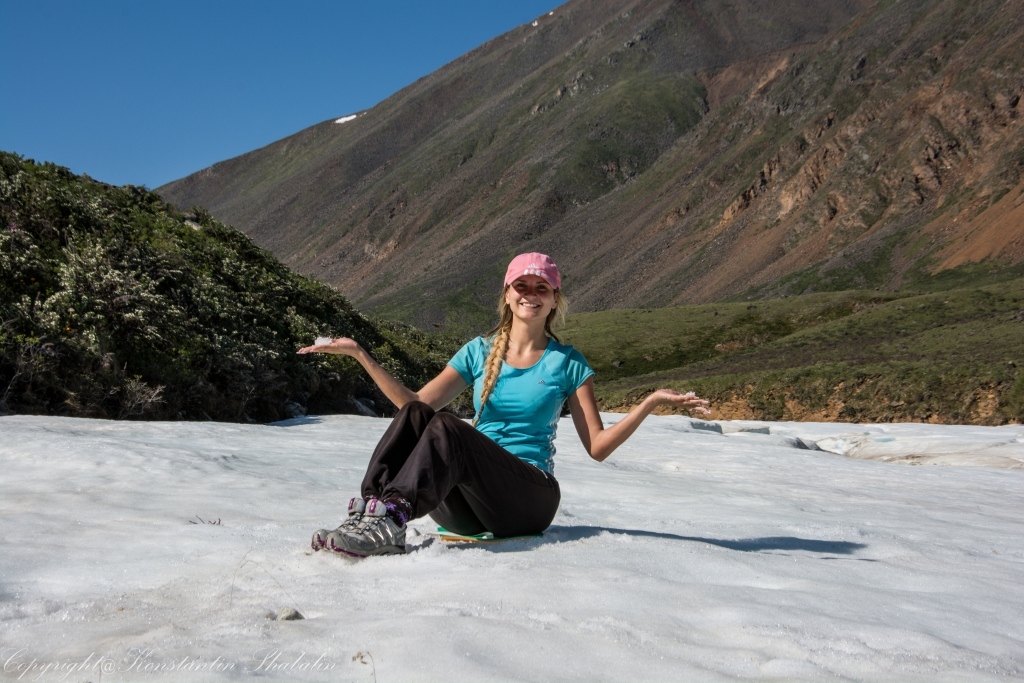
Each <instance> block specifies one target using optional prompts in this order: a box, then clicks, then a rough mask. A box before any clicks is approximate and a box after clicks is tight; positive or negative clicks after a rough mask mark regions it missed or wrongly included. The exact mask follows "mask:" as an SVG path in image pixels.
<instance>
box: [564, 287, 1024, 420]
mask: <svg viewBox="0 0 1024 683" xmlns="http://www.w3.org/2000/svg"><path fill="white" fill-rule="evenodd" d="M565 337H566V339H567V341H568V343H571V344H574V345H575V346H576V347H577V348H579V349H580V350H581V351H582V352H583V354H584V355H585V356H586V357H587V359H588V360H589V361H590V363H591V365H592V366H593V367H594V370H595V371H596V372H597V383H596V388H597V394H598V398H599V400H600V401H601V403H602V405H603V407H604V408H605V409H622V408H626V407H628V406H630V405H632V404H633V403H635V402H636V401H638V400H639V399H641V398H642V397H643V396H644V395H646V394H647V393H649V392H650V391H652V390H654V389H655V388H658V387H664V386H667V387H672V388H676V389H679V390H693V391H697V392H698V393H700V394H701V395H705V396H707V397H709V398H711V399H712V400H713V401H714V403H715V404H716V406H717V408H718V409H719V411H721V412H719V416H720V417H749V418H758V419H775V420H777V419H798V420H799V419H820V420H847V421H892V420H934V421H942V422H956V423H963V422H970V423H985V424H1001V423H1005V422H1007V421H1020V420H1021V419H1022V417H1024V374H1020V373H1019V370H1018V366H1019V365H1020V364H1021V363H1024V280H1014V281H1011V282H1004V283H1000V284H992V285H986V286H976V287H971V288H965V289H956V290H950V291H944V292H941V291H940V292H932V293H920V292H898V293H879V292H863V291H851V292H839V293H820V294H809V295H805V296H797V297H788V298H785V299H774V300H766V301H758V302H756V303H746V302H743V303H719V304H710V305H704V306H682V307H678V308H665V309H654V310H619V311H604V312H601V313H582V314H577V315H573V316H571V317H570V319H569V322H568V324H567V327H566V330H565Z"/></svg>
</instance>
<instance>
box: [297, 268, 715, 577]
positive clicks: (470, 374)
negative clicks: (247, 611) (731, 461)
mask: <svg viewBox="0 0 1024 683" xmlns="http://www.w3.org/2000/svg"><path fill="white" fill-rule="evenodd" d="M567 307H568V304H567V302H566V300H565V297H564V296H563V295H562V292H561V276H560V274H559V272H558V268H557V266H555V264H554V262H553V261H552V260H551V259H550V258H549V257H547V256H545V255H544V254H538V253H530V254H520V255H519V256H516V257H515V258H514V259H512V262H511V263H510V264H509V266H508V271H507V272H506V273H505V288H504V291H503V292H502V296H501V300H500V302H499V311H500V313H501V321H500V322H499V323H498V325H497V327H495V328H494V329H493V330H491V332H490V333H489V334H488V336H487V338H484V337H477V338H476V339H473V340H472V341H470V342H469V343H467V344H466V345H465V346H463V347H462V349H460V350H459V352H458V353H457V354H455V356H454V357H453V358H452V359H451V360H450V361H449V362H448V365H447V367H445V369H444V370H442V371H441V374H439V375H438V376H437V377H435V378H434V379H433V380H431V381H430V382H428V383H427V384H426V386H424V387H423V388H422V389H420V390H419V391H418V392H414V391H411V390H409V389H408V388H406V387H404V386H402V384H400V383H399V382H398V381H397V380H396V379H395V378H394V377H392V376H391V375H390V374H388V373H387V372H386V371H385V370H384V369H383V368H382V367H381V366H380V365H378V364H377V362H376V361H374V360H373V358H372V357H371V356H370V354H368V353H367V352H366V351H365V350H363V349H362V348H361V347H360V346H359V345H358V344H357V343H356V342H354V341H353V340H351V339H348V338H341V339H334V340H332V341H331V343H330V344H325V345H321V346H309V347H306V348H304V349H301V350H300V351H299V353H338V354H344V355H347V356H352V357H353V358H355V359H356V360H358V361H359V363H360V364H361V365H362V366H363V367H364V368H365V369H366V371H367V372H368V373H369V375H370V377H372V378H373V381H374V382H376V383H377V386H378V387H380V389H381V391H383V392H384V395H385V396H387V397H388V398H389V399H390V400H391V401H392V402H394V404H395V405H396V406H398V407H399V409H400V410H399V411H398V414H397V415H396V416H395V418H394V420H392V422H391V426H390V427H388V429H387V431H386V432H385V433H384V436H383V437H382V438H381V440H380V443H378V444H377V448H376V449H375V450H374V452H373V457H372V458H370V464H369V467H367V470H366V476H365V477H364V478H363V483H362V497H357V498H353V499H352V500H351V501H349V506H348V518H347V519H346V520H345V522H344V523H343V524H342V525H341V526H340V527H338V528H337V529H335V530H334V531H328V530H326V529H321V530H319V531H317V532H316V533H315V534H314V535H313V549H314V550H320V549H321V548H328V549H330V550H333V551H335V552H339V553H345V554H349V555H356V556H360V557H365V556H367V555H385V554H394V553H403V552H405V528H406V523H407V522H408V521H409V520H410V519H415V518H417V517H422V516H423V515H427V514H429V515H430V516H431V517H432V518H433V519H434V520H435V521H436V522H437V523H438V524H440V525H442V526H443V527H444V528H446V529H448V530H449V531H453V532H455V533H458V534H465V535H472V534H478V533H481V532H483V531H490V532H492V533H493V534H494V535H495V536H498V537H501V536H522V535H529V534H539V533H540V532H542V531H543V530H544V529H546V528H547V527H548V525H549V524H551V520H552V519H554V516H555V512H556V511H557V509H558V503H559V500H560V499H561V494H560V492H559V488H558V482H557V481H556V480H555V478H554V476H553V474H552V472H553V462H552V461H553V456H554V454H555V447H554V439H555V428H556V426H557V424H558V418H559V414H560V413H561V409H562V405H563V403H564V402H565V401H566V400H568V402H569V412H570V413H571V414H572V421H573V424H574V425H576V431H577V432H579V435H580V440H581V441H582V442H583V446H584V448H586V449H587V453H589V454H590V457H592V458H593V459H594V460H597V461H602V460H604V459H605V458H607V457H608V456H609V455H611V453H612V451H614V450H615V449H616V448H618V447H619V446H620V445H621V444H622V442H624V441H625V440H626V439H627V438H629V436H630V434H632V433H633V432H634V431H635V430H636V428H637V427H638V426H639V425H640V423H641V422H642V421H643V419H644V418H645V417H647V416H648V415H649V414H650V413H651V411H652V410H653V409H654V408H655V407H657V406H659V405H665V404H668V405H673V406H676V407H678V408H684V409H696V410H699V411H701V412H704V413H709V412H710V411H708V409H707V405H708V402H707V401H705V400H703V399H700V398H697V397H696V396H695V395H693V394H692V393H690V394H680V393H678V392H675V391H672V390H670V389H662V390H659V391H655V392H654V393H653V394H651V395H649V396H648V397H647V398H646V399H644V401H643V402H642V403H641V404H640V405H638V406H636V407H635V408H633V410H631V411H630V412H629V414H627V415H626V416H625V417H624V418H622V419H621V420H619V421H618V422H616V423H615V424H614V425H612V426H611V427H608V428H607V429H605V427H604V424H603V423H602V422H601V415H600V413H598V410H597V403H596V402H595V401H594V380H593V374H594V371H593V370H591V369H590V366H589V365H587V361H586V360H585V359H584V358H583V356H582V354H580V352H579V351H576V350H575V349H574V348H573V347H571V346H563V345H562V344H561V343H559V342H558V340H557V337H555V334H554V333H553V332H552V329H551V328H552V323H553V322H555V321H556V319H558V320H559V321H560V319H562V318H564V316H565V311H566V309H567ZM470 385H472V386H473V405H474V407H475V408H476V419H475V420H474V421H473V425H472V426H470V425H468V424H466V423H465V422H463V421H462V420H460V419H459V418H458V417H456V416H455V415H452V414H450V413H438V412H435V411H438V410H440V409H441V408H442V407H444V406H446V405H448V403H450V402H451V401H452V400H454V399H455V397H456V396H458V395H459V394H461V393H462V391H463V390H464V389H466V387H468V386H470Z"/></svg>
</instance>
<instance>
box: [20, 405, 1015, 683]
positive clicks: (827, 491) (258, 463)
mask: <svg viewBox="0 0 1024 683" xmlns="http://www.w3.org/2000/svg"><path fill="white" fill-rule="evenodd" d="M605 418H606V420H607V421H609V422H611V421H614V420H615V419H618V418H619V416H617V415H605ZM387 424H388V421H387V420H384V419H378V418H368V417H356V416H332V417H322V418H318V417H308V418H298V419H295V420H290V421H287V422H282V423H278V424H274V425H236V424H218V423H181V422H178V423H172V422H152V423H146V422H111V421H99V420H82V419H66V418H48V417H30V416H13V417H4V418H0V518H2V520H3V527H2V529H3V531H2V533H0V649H2V650H3V653H2V654H3V656H2V664H3V673H2V674H0V679H3V680H40V681H44V680H67V681H86V680H89V681H98V680H102V681H118V680H145V681H149V680H200V681H201V680H237V679H244V678H251V677H256V676H261V677H265V678H268V679H274V680H330V681H370V680H374V678H373V676H374V675H375V677H376V678H375V680H376V681H380V682H382V683H383V682H388V681H420V680H422V681H441V680H446V681H447V680H458V681H507V680H529V681H594V680H607V681H626V680H629V681H633V680H668V681H675V680H700V681H719V680H737V679H757V680H829V681H831V680H885V681H889V680H892V681H897V680H898V681H986V680H993V681H995V680H1000V681H1004V680H1007V679H1012V678H1018V679H1019V678H1021V677H1022V676H1024V582H1022V580H1021V578H1022V576H1024V571H1022V570H1024V539H1022V532H1024V471H1022V470H1019V469H1006V468H995V467H958V466H947V467H906V466H899V465H895V464H892V463H887V462H879V461H875V460H862V459H856V458H850V457H844V456H841V455H837V454H834V453H829V452H824V451H818V450H806V449H800V448H796V447H794V445H795V439H794V437H800V438H804V439H810V440H826V439H843V438H845V439H847V440H848V442H851V443H852V440H853V439H854V437H856V436H860V437H866V438H867V439H868V440H866V441H865V440H864V439H862V440H861V442H858V443H861V444H862V445H861V447H863V445H864V444H874V443H877V444H879V445H880V446H883V445H885V444H893V443H897V444H898V443H901V442H908V443H909V442H912V441H913V442H914V443H916V444H917V446H915V447H914V448H912V449H910V450H920V451H921V453H923V454H924V455H928V453H932V452H939V450H941V449H942V448H944V446H943V444H946V445H949V444H951V443H954V442H957V443H961V444H967V445H971V444H975V445H976V443H980V442H981V441H985V442H986V443H991V444H999V443H1002V444H1004V445H1005V446H1006V449H1005V450H1007V452H1009V451H1011V450H1013V449H1014V448H1016V447H1014V446H1010V445H1009V444H1010V442H1011V441H1012V442H1013V443H1017V441H1016V439H1017V438H1024V436H1022V435H1024V428H1021V427H1020V426H1011V427H1001V428H983V427H946V426H932V425H871V426H866V425H849V424H846V425H836V424H806V423H785V424H782V423H778V424H777V423H739V422H736V423H729V422H722V423H718V424H720V425H721V426H722V427H723V431H724V432H725V433H724V434H717V433H713V432H709V431H705V430H695V429H693V428H692V427H691V421H690V420H688V419H687V418H683V417H650V418H648V419H647V421H646V422H645V423H644V424H643V425H642V426H641V427H640V429H639V430H638V431H637V433H636V434H635V435H634V436H633V437H632V438H631V439H630V440H629V441H627V442H626V444H625V445H623V446H622V447H621V448H620V449H619V450H618V451H617V452H616V453H615V454H614V455H613V456H612V457H611V458H610V459H609V460H608V461H606V462H605V463H596V462H593V461H591V460H590V459H589V458H587V457H586V455H585V453H584V452H583V449H582V447H581V446H580V444H579V441H578V439H577V437H576V435H575V433H574V430H573V428H572V425H571V422H570V421H568V420H563V421H562V423H561V424H560V427H561V430H560V432H561V438H560V439H559V441H558V446H559V452H558V455H557V456H556V462H557V466H556V475H557V477H558V479H559V481H560V483H561V486H562V505H561V509H560V511H559V513H558V516H557V518H556V519H555V522H554V524H553V526H552V527H551V528H550V529H549V530H548V531H547V533H546V534H545V535H544V537H543V538H542V539H534V540H527V541H515V542H508V543H504V544H499V545H492V546H475V547H464V546H449V545H444V544H442V543H440V542H438V541H436V540H434V539H433V538H430V537H428V536H426V533H427V532H429V531H431V530H433V525H432V524H431V522H430V520H429V519H421V520H417V521H415V522H413V524H412V525H411V529H413V530H415V531H411V532H410V533H411V536H410V539H409V540H410V552H409V554H407V555H405V556H396V557H381V558H369V559H366V560H361V561H359V560H349V559H345V558H342V557H340V556H335V555H331V554H327V553H324V552H320V553H312V552H311V551H310V550H309V546H308V543H309V537H310V535H311V534H312V532H313V531H314V530H315V529H317V528H318V527H321V526H331V527H333V526H336V525H337V524H338V523H339V522H340V519H341V517H342V515H343V514H344V513H343V507H344V504H345V502H346V501H347V499H348V498H349V497H350V496H351V495H353V494H354V493H355V492H356V491H357V489H358V484H359V481H360V479H361V475H362V471H363V467H364V466H365V463H366V460H367V458H368V455H369V453H370V451H371V450H372V448H373V446H374V444H375V443H376V441H377V439H378V438H379V437H380V435H381V434H382V433H383V431H384V429H385V428H386V427H387ZM764 426H768V427H769V431H770V433H768V434H761V433H756V432H751V431H745V432H742V431H738V430H740V429H752V428H758V427H762V428H763V427H764ZM864 432H870V433H871V434H864ZM858 433H859V434H858ZM844 434H845V435H846V436H845V437H844V436H843V435H844ZM879 434H882V435H883V436H877V435H879ZM886 434H887V435H889V436H893V437H894V441H871V440H870V439H872V438H875V439H877V438H884V435H886ZM871 435H875V436H871ZM915 439H916V441H914V440H915ZM987 448H988V447H986V449H987ZM992 448H1002V446H992ZM921 449H924V450H921ZM928 449H933V450H931V451H929V450H928ZM986 449H981V450H982V451H984V450H986ZM976 450H977V449H976ZM950 452H951V451H948V449H947V451H943V453H941V454H945V455H949V454H950ZM1014 453H1015V454H1016V453H1019V451H1014ZM989 455H991V453H990V454H989ZM957 457H959V458H960V459H961V460H962V461H966V460H969V459H970V454H969V453H967V454H965V453H963V452H961V453H960V455H959V456H957ZM979 457H988V456H979ZM1000 457H1002V454H1000ZM1009 457H1011V458H1013V457H1017V456H1016V455H1013V454H1011V456H1009ZM218 521H219V522H220V523H219V524H218V523H216V522H218ZM193 522H195V523H193ZM208 522H214V523H213V524H211V523H208ZM417 532H418V535H417ZM288 608H294V609H297V610H298V611H300V612H301V613H302V614H304V615H305V616H306V619H305V620H301V621H278V620H275V619H273V617H274V616H275V615H277V614H280V613H282V612H283V611H284V610H286V609H288ZM364 662H365V663H364ZM46 666H50V667H54V666H62V667H64V668H63V669H60V670H54V669H52V668H51V669H45V668H44V667H46ZM71 667H77V668H75V669H74V670H73V671H71V670H69V669H70V668H71ZM175 667H177V668H175Z"/></svg>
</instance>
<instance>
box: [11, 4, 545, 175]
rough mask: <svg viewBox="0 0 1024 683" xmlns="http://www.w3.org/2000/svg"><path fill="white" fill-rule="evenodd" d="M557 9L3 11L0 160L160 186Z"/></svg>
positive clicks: (354, 106)
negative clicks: (14, 158)
mask: <svg viewBox="0 0 1024 683" xmlns="http://www.w3.org/2000/svg"><path fill="white" fill-rule="evenodd" d="M558 4H559V0H543V1H538V0H514V1H511V0H510V1H507V2H505V1H498V0H475V1H473V0H443V1H441V0H435V1H430V0H416V1H401V2H399V1H394V2H388V1H384V0H363V1H361V2H350V1H342V0H337V1H336V2H324V1H319V0H317V1H313V0H290V1H287V2H285V1H284V0H282V1H280V2H261V1H258V0H247V1H245V2H242V1H237V0H231V1H229V0H204V1H202V2H195V1H193V0H175V1H174V2H167V1H164V0H131V1H123V2H113V1H109V0H107V1H101V0H88V1H85V0H76V1H66V0H47V1H45V2H43V1H40V2H29V1H28V0H0V50H2V53H0V54H2V56H0V149H2V150H5V151H11V152H17V153H19V154H22V155H24V156H26V157H30V158H33V159H36V160H37V161H44V160H45V161H53V162H55V163H58V164H61V165H62V166H69V167H70V168H71V170H72V171H74V172H76V173H88V174H89V175H91V176H92V177H94V178H97V179H99V180H103V181H106V182H109V183H114V184H118V185H119V184H124V183H132V184H136V185H146V186H149V187H157V186H159V185H162V184H163V183H166V182H168V181H171V180H174V179H176V178H180V177H181V176H184V175H187V174H188V173H191V172H193V171H197V170H199V169H201V168H204V167H206V166H209V165H210V164H212V163H214V162H216V161H219V160H221V159H227V158H230V157H233V156H236V155H238V154H242V153H244V152H247V151H249V150H252V149H256V148H257V147H262V146H263V145H265V144H267V143H270V142H272V141H274V140H278V139H280V138H282V137H285V136H287V135H290V134H291V133H294V132H296V131H298V130H301V129H303V128H305V127H307V126H310V125H313V124H314V123H318V122H320V121H323V120H325V119H328V118H332V117H338V116H342V115H344V114H348V113H350V112H354V111H359V110H362V109H366V108H368V107H370V106H372V105H374V104H376V103H377V102H379V101H381V100H383V99H385V98H386V97H387V96H388V95H390V94H392V93H394V92H395V91H397V90H399V89H400V88H402V87H403V86H405V85H407V84H409V83H411V82H413V81H415V80H416V79H417V78H419V77H421V76H424V75H426V74H428V73H430V72H431V71H434V70H435V69H437V68H438V67H439V66H441V65H443V64H445V63H446V62H449V61H451V60H453V59H455V58H456V57H458V56H459V55H461V54H463V53H465V52H468V51H469V50H471V49H473V48H474V47H476V46H477V45H480V44H481V43H484V42H486V41H487V40H489V39H490V38H493V37H494V36H497V35H500V34H501V33H504V32H505V31H508V30H510V29H512V28H514V27H515V26H517V25H519V24H523V23H526V22H528V21H531V20H533V19H534V18H536V17H537V16H539V15H541V14H543V13H545V12H547V11H549V10H551V9H554V8H555V7H556V6H557V5H558Z"/></svg>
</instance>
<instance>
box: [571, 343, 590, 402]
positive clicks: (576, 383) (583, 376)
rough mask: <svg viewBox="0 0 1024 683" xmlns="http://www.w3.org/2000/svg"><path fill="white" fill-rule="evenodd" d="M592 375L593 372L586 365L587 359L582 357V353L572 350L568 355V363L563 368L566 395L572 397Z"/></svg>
mask: <svg viewBox="0 0 1024 683" xmlns="http://www.w3.org/2000/svg"><path fill="white" fill-rule="evenodd" d="M593 375H594V371H593V369H591V367H590V364H589V363H587V359H586V358H584V357H583V354H582V353H580V352H579V351H577V350H576V349H573V350H572V351H571V352H570V353H569V362H568V363H566V366H565V384H566V393H567V394H568V395H569V396H572V395H573V394H574V393H576V390H577V389H579V388H580V386H581V385H582V384H583V383H584V382H586V381H587V378H588V377H592V376H593Z"/></svg>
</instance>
